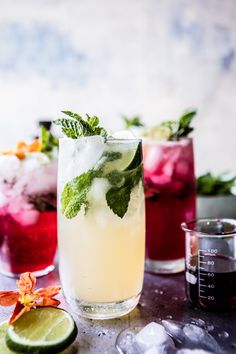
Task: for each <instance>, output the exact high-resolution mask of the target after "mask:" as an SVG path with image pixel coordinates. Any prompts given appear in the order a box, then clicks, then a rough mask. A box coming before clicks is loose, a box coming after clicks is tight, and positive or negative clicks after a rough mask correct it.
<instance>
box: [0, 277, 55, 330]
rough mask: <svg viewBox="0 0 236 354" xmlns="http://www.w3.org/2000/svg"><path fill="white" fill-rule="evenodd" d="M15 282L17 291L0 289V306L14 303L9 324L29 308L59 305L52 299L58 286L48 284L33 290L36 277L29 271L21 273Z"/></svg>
mask: <svg viewBox="0 0 236 354" xmlns="http://www.w3.org/2000/svg"><path fill="white" fill-rule="evenodd" d="M16 283H17V285H18V289H19V291H0V305H1V306H12V305H15V308H14V311H13V314H12V315H11V317H10V319H9V324H11V323H13V322H15V321H16V320H17V319H18V318H19V317H20V316H21V315H23V314H24V313H25V312H28V311H30V309H31V308H35V307H39V306H53V307H57V306H58V305H60V301H59V300H56V299H54V296H56V295H58V294H59V292H60V291H61V287H60V286H57V285H56V286H48V287H47V288H43V289H39V290H36V291H34V287H35V284H36V278H35V276H34V275H33V274H32V273H29V272H27V273H23V274H21V276H20V279H19V280H18V281H17V282H16Z"/></svg>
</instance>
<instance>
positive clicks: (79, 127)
mask: <svg viewBox="0 0 236 354" xmlns="http://www.w3.org/2000/svg"><path fill="white" fill-rule="evenodd" d="M62 113H64V114H65V115H67V116H68V117H70V118H68V117H67V118H61V119H56V120H54V121H53V123H54V124H56V125H59V126H60V127H61V130H62V132H63V133H64V134H65V135H66V136H67V137H68V138H72V139H77V138H79V137H81V136H92V135H101V136H104V137H106V136H107V131H106V130H105V129H104V128H103V127H100V126H99V118H98V117H97V116H92V117H90V116H89V115H88V114H86V120H85V119H83V118H82V117H81V116H80V115H79V114H77V113H73V112H71V111H62Z"/></svg>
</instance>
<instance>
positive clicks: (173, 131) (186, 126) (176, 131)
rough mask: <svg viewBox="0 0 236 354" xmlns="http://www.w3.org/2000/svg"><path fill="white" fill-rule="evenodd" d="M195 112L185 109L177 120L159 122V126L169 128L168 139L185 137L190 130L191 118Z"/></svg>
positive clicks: (191, 129) (191, 128)
mask: <svg viewBox="0 0 236 354" xmlns="http://www.w3.org/2000/svg"><path fill="white" fill-rule="evenodd" d="M196 114H197V111H196V110H189V111H186V112H185V113H184V114H183V115H182V116H180V117H179V119H178V120H168V121H165V122H163V123H161V124H160V127H165V128H168V129H169V138H168V140H179V139H180V138H183V137H187V136H188V135H189V134H190V133H191V132H192V131H193V129H194V128H193V127H191V123H192V119H193V117H194V116H195V115H196Z"/></svg>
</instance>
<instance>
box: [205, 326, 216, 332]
mask: <svg viewBox="0 0 236 354" xmlns="http://www.w3.org/2000/svg"><path fill="white" fill-rule="evenodd" d="M214 328H215V327H214V326H213V325H208V326H207V327H206V329H207V330H208V332H212V331H213V330H214Z"/></svg>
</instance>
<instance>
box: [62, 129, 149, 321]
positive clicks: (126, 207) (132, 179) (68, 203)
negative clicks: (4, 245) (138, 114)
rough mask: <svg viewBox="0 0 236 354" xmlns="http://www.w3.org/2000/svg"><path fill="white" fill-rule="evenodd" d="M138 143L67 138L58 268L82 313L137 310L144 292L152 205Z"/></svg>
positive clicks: (103, 315)
mask: <svg viewBox="0 0 236 354" xmlns="http://www.w3.org/2000/svg"><path fill="white" fill-rule="evenodd" d="M142 177H143V170H142V147H141V142H140V140H138V139H133V140H132V139H131V140H115V139H108V140H104V138H102V137H100V136H92V137H82V138H79V139H70V138H63V139H61V141H60V149H59V176H58V183H59V185H58V187H59V188H58V189H59V198H58V200H59V240H58V241H59V269H60V277H61V281H62V285H63V290H64V293H65V296H66V298H67V300H68V302H69V303H70V305H71V306H72V307H73V308H74V310H75V311H77V312H78V313H79V314H80V315H82V316H84V317H88V318H94V319H108V318H114V317H118V316H122V315H124V314H126V313H128V312H130V311H131V310H132V309H133V308H134V307H135V306H136V305H137V303H138V300H139V297H140V292H141V290H142V283H143V272H144V253H145V214H144V211H145V205H144V192H143V178H142Z"/></svg>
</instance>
